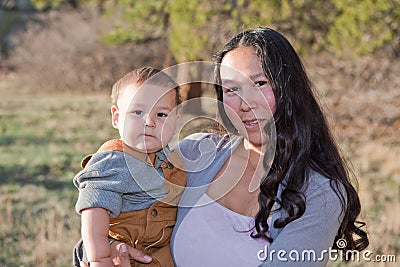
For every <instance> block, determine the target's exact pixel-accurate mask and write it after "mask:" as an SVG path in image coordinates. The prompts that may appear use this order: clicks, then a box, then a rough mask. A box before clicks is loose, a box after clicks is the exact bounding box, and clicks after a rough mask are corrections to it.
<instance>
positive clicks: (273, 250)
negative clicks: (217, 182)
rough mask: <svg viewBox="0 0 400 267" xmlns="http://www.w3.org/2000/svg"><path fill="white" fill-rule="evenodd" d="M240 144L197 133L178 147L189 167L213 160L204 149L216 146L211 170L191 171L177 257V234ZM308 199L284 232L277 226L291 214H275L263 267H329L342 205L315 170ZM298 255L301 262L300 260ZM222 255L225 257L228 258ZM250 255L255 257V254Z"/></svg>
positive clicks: (179, 218)
mask: <svg viewBox="0 0 400 267" xmlns="http://www.w3.org/2000/svg"><path fill="white" fill-rule="evenodd" d="M240 142H242V138H241V137H237V136H234V137H231V138H229V137H227V136H225V137H220V136H217V135H213V134H195V135H191V136H189V137H188V138H186V139H185V140H183V141H182V142H181V143H180V144H179V146H178V147H177V149H179V152H180V154H181V156H182V158H183V160H184V164H185V166H186V165H190V166H191V165H193V164H194V163H193V162H195V161H196V159H199V160H200V159H201V158H204V157H205V158H206V159H209V158H210V157H209V156H207V155H204V154H205V153H204V149H203V148H202V147H203V146H204V144H205V143H206V144H208V146H209V148H210V145H209V144H210V143H212V144H214V146H213V147H214V152H215V155H214V157H213V160H212V162H211V164H209V165H208V167H206V168H202V169H201V170H200V171H193V172H187V188H186V189H185V192H184V193H183V195H182V198H181V201H180V204H181V206H180V207H179V209H178V214H177V222H176V226H175V228H174V233H173V235H172V239H171V251H172V255H174V252H173V247H174V245H173V244H174V242H175V235H176V232H177V231H178V230H179V225H180V224H181V222H182V221H183V220H184V218H185V216H186V214H187V213H188V211H189V210H190V205H193V204H195V203H196V202H197V200H198V199H199V198H200V197H201V196H202V195H203V194H204V193H205V192H206V191H207V187H208V185H209V183H210V182H211V181H212V180H213V178H214V177H215V175H216V174H217V172H218V171H219V170H220V168H221V167H222V165H223V164H224V163H225V161H226V160H227V159H228V158H229V156H230V155H231V153H232V151H233V150H234V149H235V148H236V147H237V145H238V144H239V143H240ZM210 153H211V152H209V154H210ZM283 188H284V184H283V183H282V184H281V185H280V186H279V188H278V193H277V197H278V198H279V197H280V195H281V193H282V190H283ZM305 197H306V211H305V213H304V214H303V216H301V217H300V218H299V219H297V220H295V221H293V222H291V223H289V224H288V225H286V226H285V227H284V228H283V229H282V228H280V229H278V228H275V227H274V226H273V225H274V222H275V221H276V220H277V219H279V218H284V217H287V213H286V212H285V211H284V210H282V209H280V210H278V211H276V212H274V213H273V214H272V218H271V221H272V225H271V226H270V236H271V237H272V238H273V242H272V243H271V244H270V245H269V247H268V249H267V251H265V253H266V254H265V255H261V256H264V257H265V262H264V263H263V264H262V265H260V266H262V267H264V266H325V265H326V263H327V261H328V256H329V254H328V249H329V247H331V246H332V245H333V242H334V238H335V236H336V233H337V231H338V229H339V226H340V222H341V220H342V214H341V211H342V208H341V203H340V200H339V197H338V196H337V195H336V193H335V192H334V190H333V189H332V187H331V186H330V180H329V179H328V178H326V177H324V176H323V175H321V174H319V173H317V172H315V171H310V178H309V184H308V186H307V188H306V189H305ZM276 208H279V206H276ZM193 231H196V226H195V225H193ZM199 234H200V235H201V233H199ZM280 251H281V252H280ZM282 251H283V252H282ZM297 255H298V259H297V260H296V258H297ZM204 256H205V257H206V256H207V248H204ZM221 256H222V257H224V255H221ZM249 256H251V257H253V256H254V255H249ZM278 256H279V257H278ZM188 257H190V255H188ZM309 257H310V258H309ZM176 264H177V263H176ZM239 265H240V264H239ZM177 266H179V263H178V265H177Z"/></svg>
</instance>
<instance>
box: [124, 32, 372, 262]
mask: <svg viewBox="0 0 400 267" xmlns="http://www.w3.org/2000/svg"><path fill="white" fill-rule="evenodd" d="M217 63H219V64H217V67H216V79H217V80H216V86H215V87H216V91H217V97H218V100H219V101H220V102H221V103H223V104H221V105H220V107H219V111H220V113H221V117H222V119H223V121H224V122H225V126H226V127H227V128H228V129H229V130H231V132H232V134H230V135H229V136H222V137H221V136H217V135H211V134H200V135H199V134H198V135H194V136H191V137H189V138H187V139H185V140H184V141H182V142H181V143H180V145H179V149H180V152H181V154H182V156H183V157H184V158H187V162H192V161H193V160H194V159H198V158H199V157H200V156H202V155H201V153H200V152H199V151H201V150H202V148H201V147H200V146H201V145H202V144H204V140H207V142H208V143H210V141H211V143H213V144H215V146H214V147H215V151H216V154H215V159H214V160H213V161H212V163H211V165H210V166H208V167H207V168H203V169H201V170H196V171H193V172H188V174H187V177H188V189H186V190H185V193H184V196H183V197H182V200H181V207H180V208H179V210H178V218H177V223H176V226H175V230H174V234H173V239H172V240H171V250H172V253H173V256H174V260H175V264H176V265H177V266H189V267H192V266H257V265H259V264H261V266H281V265H284V266H286V265H287V266H325V265H326V262H327V261H328V256H329V255H328V253H327V252H328V250H329V248H330V247H333V248H336V247H339V248H341V249H343V250H345V251H346V250H363V249H365V248H366V247H367V246H368V238H367V235H366V233H365V232H364V231H363V230H362V229H360V227H359V226H357V222H356V219H357V217H358V215H359V213H360V202H359V198H358V195H357V193H356V191H355V189H354V187H353V186H352V185H351V183H350V178H349V173H350V172H349V168H348V166H347V165H346V163H345V162H344V160H343V158H342V157H341V155H340V154H339V152H338V148H337V145H336V144H335V142H334V140H333V138H332V136H331V134H330V131H329V129H328V126H327V122H326V119H325V117H324V115H323V113H322V111H321V108H320V107H319V105H318V103H317V101H316V99H315V97H314V95H313V92H312V86H311V83H310V81H309V79H308V77H307V75H306V73H305V70H304V67H303V65H302V63H301V61H300V59H299V57H298V55H297V53H296V52H295V51H294V49H293V47H292V46H291V45H290V43H289V42H288V41H287V39H286V38H285V37H283V36H282V35H281V34H280V33H278V32H276V31H274V30H272V29H269V28H257V29H254V30H250V31H245V32H242V33H240V34H238V35H237V36H235V37H234V38H232V40H230V41H229V42H228V43H227V44H226V46H225V47H224V48H223V49H222V51H221V52H220V53H219V54H218V55H217ZM271 116H272V118H271ZM273 126H275V131H274V127H273ZM275 139H276V147H275V150H273V147H272V146H271V142H272V141H274V140H275ZM274 145H275V144H274ZM271 149H272V150H271ZM203 150H204V149H203ZM265 152H266V153H265ZM271 152H273V157H272V158H271ZM261 158H263V162H264V167H265V169H266V170H267V174H266V175H265V170H263V169H262V168H259V164H258V162H259V161H260V159H261ZM261 177H263V179H261ZM232 180H233V182H231V181H232ZM254 183H258V185H259V186H258V187H256V188H254ZM193 188H195V189H196V190H193ZM193 206H194V207H193ZM362 225H364V224H363V223H361V226H362ZM337 240H339V241H340V243H337V242H336V241H337ZM336 243H337V244H336ZM339 244H340V245H339ZM336 245H338V246H336ZM118 246H120V244H118ZM260 248H261V249H260ZM125 249H126V247H125ZM128 249H129V252H130V254H131V257H134V258H135V259H137V260H138V261H146V260H145V259H143V258H141V257H140V256H139V255H143V254H141V252H138V251H136V250H134V249H132V248H128ZM280 251H283V252H280ZM134 254H135V255H134ZM120 259H121V258H120ZM123 266H125V265H124V264H123Z"/></svg>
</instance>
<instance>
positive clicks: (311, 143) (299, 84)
mask: <svg viewBox="0 0 400 267" xmlns="http://www.w3.org/2000/svg"><path fill="white" fill-rule="evenodd" d="M240 46H248V47H253V48H254V49H255V51H256V53H257V56H258V57H259V59H260V62H261V65H262V68H263V71H264V73H265V75H266V76H267V78H268V79H269V82H270V83H271V85H272V87H273V91H274V95H275V100H276V111H275V113H274V123H275V129H276V149H275V155H273V156H274V157H273V162H272V165H271V168H270V171H269V172H268V174H267V175H266V177H265V178H264V179H263V180H262V182H261V184H260V191H261V192H260V195H259V200H258V201H259V205H260V210H259V212H258V214H257V215H256V218H255V229H256V230H257V233H256V234H254V235H252V236H253V237H255V238H265V239H267V240H269V241H271V242H273V240H272V239H271V238H270V237H268V236H267V234H266V233H267V232H268V229H269V225H268V223H267V218H268V217H269V215H270V214H271V212H272V209H273V207H274V204H275V203H278V204H279V205H280V208H282V209H284V210H285V211H286V212H287V213H288V217H286V218H281V219H278V220H276V221H275V222H274V227H276V228H283V227H285V226H286V225H287V224H288V223H290V222H292V221H294V220H296V219H298V218H300V217H301V216H302V215H303V214H304V211H305V209H306V202H305V196H304V185H307V184H308V182H309V178H310V175H309V174H310V170H311V169H313V170H315V171H316V172H318V173H320V174H322V175H324V176H326V177H327V178H328V179H330V186H331V187H332V189H333V190H334V192H335V193H336V195H337V196H338V198H339V199H340V202H341V206H342V216H343V220H342V222H341V225H340V227H339V230H338V233H337V236H336V239H338V238H345V240H346V241H347V246H346V248H345V249H346V250H348V249H352V250H353V249H355V250H363V249H365V248H366V247H367V246H368V244H369V241H368V237H367V234H366V233H365V232H364V231H363V230H362V229H360V227H362V226H364V225H365V223H363V222H358V221H356V220H357V217H358V215H359V214H360V210H361V205H360V200H359V197H358V195H357V192H356V190H355V188H354V187H353V185H352V184H351V182H350V177H352V176H354V174H353V172H352V171H351V168H350V166H349V165H348V164H347V163H346V161H345V160H344V159H343V158H342V156H341V155H340V153H339V150H338V147H337V145H336V143H335V141H334V139H333V137H332V135H331V133H330V130H329V128H328V124H327V121H326V118H325V116H324V114H323V112H322V110H321V108H320V106H319V104H318V102H317V100H316V98H315V96H314V93H313V91H312V84H311V82H310V80H309V78H308V77H307V74H306V72H305V69H304V66H303V64H302V62H301V60H300V58H299V56H298V55H297V53H296V52H295V50H294V49H293V47H292V45H291V44H290V43H289V41H288V40H287V39H286V38H285V37H284V36H282V35H281V34H280V33H278V32H276V31H274V30H272V29H270V28H265V27H260V28H256V29H254V30H249V31H244V32H242V33H240V34H238V35H237V36H235V37H233V38H232V39H231V40H230V41H229V42H228V43H227V44H226V45H225V47H224V48H223V49H222V51H221V52H220V53H218V54H217V55H216V61H217V63H219V64H216V82H215V88H216V92H217V98H218V100H219V101H218V102H219V103H222V101H223V93H222V87H221V86H220V84H221V80H220V79H221V78H220V75H219V70H220V66H219V65H220V63H221V61H222V59H223V58H224V56H225V55H226V53H228V52H229V51H231V50H233V49H235V48H237V47H240ZM218 108H219V112H220V114H221V117H222V120H223V122H224V123H225V124H226V127H227V128H228V129H232V128H234V127H233V125H232V124H231V123H230V121H229V119H228V118H227V116H226V113H225V110H224V108H223V105H222V104H221V105H219V107H218ZM268 127H269V125H267V126H266V129H265V130H266V131H267V134H269V131H268V129H269V128H268ZM270 162H271V161H270V159H269V157H268V155H266V156H265V157H264V165H267V164H270ZM283 181H284V182H285V188H284V190H283V191H282V194H281V197H280V198H278V197H277V191H278V186H279V185H280V184H281V183H282V182H283ZM335 245H336V244H333V246H334V247H336V246H335Z"/></svg>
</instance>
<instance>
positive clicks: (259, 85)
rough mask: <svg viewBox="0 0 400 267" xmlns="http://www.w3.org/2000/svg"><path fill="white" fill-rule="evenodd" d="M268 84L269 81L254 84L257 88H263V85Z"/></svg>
mask: <svg viewBox="0 0 400 267" xmlns="http://www.w3.org/2000/svg"><path fill="white" fill-rule="evenodd" d="M267 83H268V82H267V81H258V82H255V83H254V84H255V85H256V87H261V86H263V85H266V84H267Z"/></svg>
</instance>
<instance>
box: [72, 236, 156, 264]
mask: <svg viewBox="0 0 400 267" xmlns="http://www.w3.org/2000/svg"><path fill="white" fill-rule="evenodd" d="M111 251H112V255H111V256H112V258H113V262H114V266H116V267H131V263H130V260H131V259H133V260H135V261H138V262H141V263H150V262H151V260H152V258H151V257H150V256H148V255H146V254H144V253H143V251H140V250H138V249H135V248H133V247H131V246H128V245H126V244H124V243H120V242H118V241H115V242H113V243H112V244H111ZM80 265H81V267H89V265H88V264H87V263H85V262H81V263H80Z"/></svg>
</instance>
